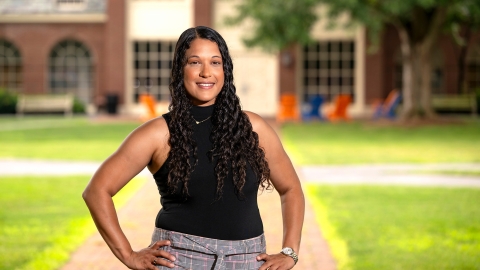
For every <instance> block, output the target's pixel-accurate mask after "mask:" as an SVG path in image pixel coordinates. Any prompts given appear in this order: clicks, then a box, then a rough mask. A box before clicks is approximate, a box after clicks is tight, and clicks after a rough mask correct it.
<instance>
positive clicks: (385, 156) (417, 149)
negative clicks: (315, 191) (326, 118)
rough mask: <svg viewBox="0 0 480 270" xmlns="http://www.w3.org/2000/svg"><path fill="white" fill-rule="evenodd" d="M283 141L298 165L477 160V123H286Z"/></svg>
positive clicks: (479, 133)
mask: <svg viewBox="0 0 480 270" xmlns="http://www.w3.org/2000/svg"><path fill="white" fill-rule="evenodd" d="M281 132H282V140H283V142H284V145H285V148H286V149H287V151H288V152H289V154H290V156H291V158H292V160H293V161H294V163H295V164H297V165H314V164H360V163H363V164H366V163H435V162H480V151H479V149H480V139H479V138H480V122H478V121H469V122H465V123H464V124H454V125H438V126H421V127H414V128H411V127H410V128H408V127H400V126H379V125H374V124H371V123H364V122H352V123H335V124H332V123H323V122H312V123H306V124H294V123H291V124H285V125H284V126H283V127H282V129H281Z"/></svg>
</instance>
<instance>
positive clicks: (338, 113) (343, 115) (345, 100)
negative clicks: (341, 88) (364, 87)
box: [327, 94, 352, 121]
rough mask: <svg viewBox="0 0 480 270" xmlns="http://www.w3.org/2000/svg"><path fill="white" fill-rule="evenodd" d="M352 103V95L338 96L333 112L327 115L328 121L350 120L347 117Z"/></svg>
mask: <svg viewBox="0 0 480 270" xmlns="http://www.w3.org/2000/svg"><path fill="white" fill-rule="evenodd" d="M351 102H352V97H351V96H350V95H343V94H341V95H338V96H337V97H336V98H335V102H334V105H333V108H332V109H331V111H330V112H329V113H328V114H327V119H328V120H330V121H338V120H349V119H350V117H348V115H347V108H348V105H350V103H351Z"/></svg>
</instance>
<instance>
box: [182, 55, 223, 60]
mask: <svg viewBox="0 0 480 270" xmlns="http://www.w3.org/2000/svg"><path fill="white" fill-rule="evenodd" d="M194 57H197V58H200V56H198V55H191V56H189V57H188V58H187V59H190V58H194ZM212 58H220V59H222V57H221V56H218V55H214V56H212Z"/></svg>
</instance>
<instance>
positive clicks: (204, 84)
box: [198, 83, 213, 86]
mask: <svg viewBox="0 0 480 270" xmlns="http://www.w3.org/2000/svg"><path fill="white" fill-rule="evenodd" d="M198 85H200V86H212V85H213V83H199V84H198Z"/></svg>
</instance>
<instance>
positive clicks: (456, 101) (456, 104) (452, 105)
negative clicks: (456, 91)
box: [432, 94, 478, 115]
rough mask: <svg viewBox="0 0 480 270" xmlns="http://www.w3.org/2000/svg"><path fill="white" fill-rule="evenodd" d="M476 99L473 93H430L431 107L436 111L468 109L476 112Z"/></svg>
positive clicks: (473, 112)
mask: <svg viewBox="0 0 480 270" xmlns="http://www.w3.org/2000/svg"><path fill="white" fill-rule="evenodd" d="M477 106H478V104H477V101H476V98H475V95H473V94H462V95H447V94H444V95H438V94H436V95H432V108H433V109H434V110H438V111H450V112H455V111H470V112H471V113H472V115H475V114H476V113H477Z"/></svg>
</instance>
